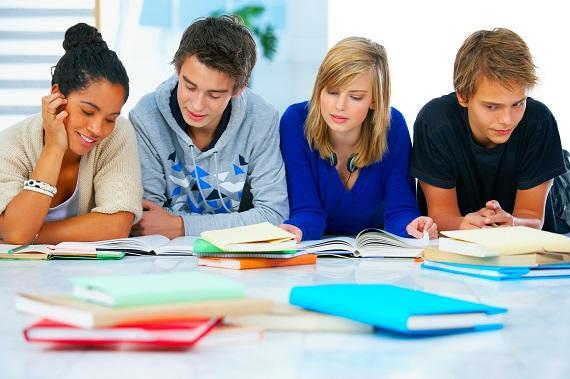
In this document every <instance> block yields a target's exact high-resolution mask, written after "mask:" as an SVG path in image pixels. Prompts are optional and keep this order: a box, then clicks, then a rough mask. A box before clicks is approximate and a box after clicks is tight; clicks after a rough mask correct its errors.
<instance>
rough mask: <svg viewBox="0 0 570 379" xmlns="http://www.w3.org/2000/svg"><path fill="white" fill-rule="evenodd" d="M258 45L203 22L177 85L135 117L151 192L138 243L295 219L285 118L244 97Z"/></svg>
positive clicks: (242, 30)
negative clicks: (282, 131) (284, 147)
mask: <svg viewBox="0 0 570 379" xmlns="http://www.w3.org/2000/svg"><path fill="white" fill-rule="evenodd" d="M255 49H256V47H255V42H254V40H253V38H252V36H251V34H250V32H249V31H248V29H247V28H246V27H245V26H244V25H243V23H242V22H241V21H240V20H239V19H238V18H235V17H231V16H222V17H208V18H205V19H200V20H198V21H195V22H194V23H192V25H190V26H189V27H188V28H187V29H186V31H185V32H184V34H183V36H182V40H181V41H180V46H179V48H178V51H177V52H176V54H175V55H174V59H173V61H172V63H173V64H174V65H175V67H176V75H174V76H173V77H171V78H170V79H168V80H166V81H165V82H163V83H162V84H160V85H159V86H158V88H157V89H156V90H155V91H154V92H152V93H150V94H147V95H145V96H144V97H143V98H142V99H141V100H140V101H139V102H138V104H137V105H136V106H135V108H134V109H133V110H132V111H131V112H130V114H129V118H130V120H131V122H132V124H133V125H134V127H135V130H136V133H137V138H138V144H139V153H140V158H141V166H142V180H143V187H144V198H145V200H144V201H143V207H144V209H145V212H144V215H143V218H142V220H141V221H140V222H139V223H138V224H136V225H135V226H134V227H133V234H135V235H148V234H162V235H165V236H167V237H169V238H174V237H177V236H182V235H198V234H200V232H202V231H204V230H212V229H220V228H228V227H234V226H241V225H247V224H255V223H259V222H264V221H269V222H270V223H272V224H275V225H279V224H280V223H281V222H282V221H283V220H284V219H286V218H287V217H288V213H289V203H288V200H287V185H286V182H285V168H284V165H283V160H282V158H281V153H280V151H279V125H278V123H279V117H278V114H277V111H276V110H275V109H274V108H273V107H272V106H270V105H269V104H268V103H266V102H265V101H264V100H263V99H262V98H261V97H260V96H258V95H256V94H254V93H253V92H251V90H249V89H248V88H246V85H247V82H248V80H249V77H250V75H251V71H252V69H253V66H254V65H255V60H256V50H255Z"/></svg>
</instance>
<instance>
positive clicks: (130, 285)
mask: <svg viewBox="0 0 570 379" xmlns="http://www.w3.org/2000/svg"><path fill="white" fill-rule="evenodd" d="M71 282H72V283H73V296H75V297H77V298H80V299H83V300H87V301H90V302H93V303H98V304H103V305H107V306H111V307H128V306H133V305H144V304H165V303H177V302H190V301H204V300H219V299H237V298H243V297H245V287H244V286H243V284H241V283H239V282H236V281H234V280H231V279H227V278H225V277H223V276H217V275H211V274H206V273H202V272H198V271H189V272H166V273H152V274H135V275H119V276H114V275H113V276H94V277H81V278H73V279H71Z"/></svg>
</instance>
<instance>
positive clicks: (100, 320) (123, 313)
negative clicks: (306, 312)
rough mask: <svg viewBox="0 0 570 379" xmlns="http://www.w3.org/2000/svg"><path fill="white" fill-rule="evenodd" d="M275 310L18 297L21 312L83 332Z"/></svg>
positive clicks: (234, 304)
mask: <svg viewBox="0 0 570 379" xmlns="http://www.w3.org/2000/svg"><path fill="white" fill-rule="evenodd" d="M271 307H272V304H271V301H270V300H265V299H250V298H244V299H229V300H209V301H193V302H187V303H172V304H154V305H141V306H132V307H122V308H110V307H107V306H104V305H98V304H92V303H88V302H86V301H82V300H80V299H76V298H74V297H72V296H69V295H38V294H26V293H21V294H19V295H18V296H16V310H18V311H19V312H22V313H26V314H30V315H34V316H38V317H41V318H46V319H50V320H53V321H58V322H61V323H64V324H69V325H73V326H78V327H82V328H95V327H103V326H114V325H119V324H126V323H136V322H151V321H155V322H159V321H178V320H186V319H188V318H205V317H207V318H211V317H224V316H228V315H241V314H249V313H259V312H268V311H269V310H271Z"/></svg>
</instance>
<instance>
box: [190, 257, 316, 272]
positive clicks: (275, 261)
mask: <svg viewBox="0 0 570 379" xmlns="http://www.w3.org/2000/svg"><path fill="white" fill-rule="evenodd" d="M316 263H317V256H316V255H314V254H306V255H300V256H297V257H293V258H281V259H280V258H200V259H199V260H198V265H200V266H208V267H216V268H227V269H232V270H247V269H253V268H270V267H285V266H299V265H314V264H316Z"/></svg>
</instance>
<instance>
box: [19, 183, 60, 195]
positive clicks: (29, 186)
mask: <svg viewBox="0 0 570 379" xmlns="http://www.w3.org/2000/svg"><path fill="white" fill-rule="evenodd" d="M24 189H25V190H28V191H34V192H38V193H41V194H43V195H46V196H49V197H54V196H55V194H56V193H57V188H55V187H54V186H52V185H51V184H49V183H45V182H41V181H39V180H35V179H28V180H24Z"/></svg>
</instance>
